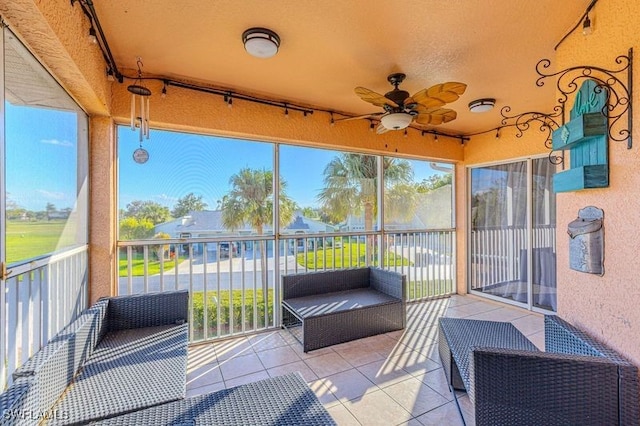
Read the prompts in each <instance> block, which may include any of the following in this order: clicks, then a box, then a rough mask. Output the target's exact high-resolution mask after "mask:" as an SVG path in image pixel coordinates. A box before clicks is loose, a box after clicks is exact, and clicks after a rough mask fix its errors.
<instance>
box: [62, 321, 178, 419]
mask: <svg viewBox="0 0 640 426" xmlns="http://www.w3.org/2000/svg"><path fill="white" fill-rule="evenodd" d="M187 345H188V326H187V324H182V325H173V326H159V327H147V328H140V329H130V330H121V331H115V332H110V333H108V334H107V335H106V336H105V337H104V339H103V340H102V341H101V342H100V344H99V345H98V346H97V347H96V349H95V351H94V352H93V355H92V356H91V358H90V359H89V360H88V361H87V362H86V364H85V365H84V366H83V367H82V369H81V370H80V372H79V373H78V375H77V376H76V378H75V379H74V380H73V382H72V383H71V385H70V386H69V388H68V390H67V392H66V393H65V394H64V395H63V399H62V400H61V401H60V402H59V403H58V404H57V405H56V406H55V407H54V409H56V410H59V411H60V412H64V413H69V416H68V418H65V419H55V420H54V421H53V422H51V424H73V423H75V422H81V421H89V420H93V419H100V418H106V417H110V416H114V415H117V414H118V413H127V412H130V411H134V410H139V409H141V408H145V407H150V406H153V405H157V404H161V403H164V402H168V401H174V400H177V399H180V398H184V397H185V393H186V368H187Z"/></svg>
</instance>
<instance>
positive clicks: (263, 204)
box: [220, 168, 296, 325]
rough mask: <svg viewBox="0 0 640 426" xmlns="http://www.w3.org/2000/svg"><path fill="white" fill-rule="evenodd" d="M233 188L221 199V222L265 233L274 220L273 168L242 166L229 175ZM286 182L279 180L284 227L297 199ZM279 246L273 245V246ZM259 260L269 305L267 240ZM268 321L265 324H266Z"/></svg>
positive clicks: (263, 242)
mask: <svg viewBox="0 0 640 426" xmlns="http://www.w3.org/2000/svg"><path fill="white" fill-rule="evenodd" d="M229 183H230V185H231V191H229V193H228V194H226V195H225V196H224V197H223V198H222V200H221V202H220V208H221V210H222V222H223V224H224V226H225V227H226V228H228V229H231V230H236V229H238V228H240V227H241V226H243V225H244V224H250V225H251V227H252V228H253V229H255V231H256V233H257V234H258V235H262V234H263V233H264V227H265V225H272V224H273V201H274V200H273V199H274V197H273V172H272V171H271V170H265V169H263V170H257V169H250V168H243V169H241V170H240V171H239V172H238V173H236V174H234V175H232V176H231V178H230V179H229ZM285 189H286V182H285V181H284V180H282V179H281V180H280V204H279V213H280V226H281V227H284V226H286V225H288V224H289V223H291V221H292V220H293V213H294V212H295V207H296V206H295V203H294V202H293V201H292V200H291V199H290V198H288V197H287V195H286V193H285ZM275 249H277V248H274V250H275ZM260 261H261V267H262V268H261V269H262V272H261V277H262V290H263V292H262V294H263V297H264V302H265V307H266V306H267V297H268V286H267V279H268V274H267V272H268V271H267V268H268V267H267V250H266V241H264V240H261V241H260ZM265 325H266V324H265Z"/></svg>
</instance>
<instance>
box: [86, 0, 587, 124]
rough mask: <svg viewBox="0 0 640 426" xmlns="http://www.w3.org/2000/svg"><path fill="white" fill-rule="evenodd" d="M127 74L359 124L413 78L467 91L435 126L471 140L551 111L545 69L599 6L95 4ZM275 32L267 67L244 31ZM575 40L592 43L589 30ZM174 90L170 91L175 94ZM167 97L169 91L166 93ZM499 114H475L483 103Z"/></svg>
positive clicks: (103, 0) (427, 0)
mask: <svg viewBox="0 0 640 426" xmlns="http://www.w3.org/2000/svg"><path fill="white" fill-rule="evenodd" d="M93 3H94V6H95V10H96V13H97V16H98V18H99V21H100V23H101V25H102V27H103V30H104V34H105V36H106V40H107V42H108V44H109V47H110V48H111V50H112V53H113V56H114V58H115V61H116V63H117V65H118V68H119V69H120V70H121V71H124V73H125V74H126V75H135V73H132V72H131V69H133V68H135V62H136V57H138V56H140V57H142V60H143V63H144V68H143V72H144V73H145V75H157V76H163V77H167V78H172V79H178V80H186V81H190V82H196V83H200V84H210V85H213V86H215V87H220V88H228V89H232V90H236V91H240V92H244V93H252V94H257V95H260V96H264V97H267V98H271V99H274V100H278V101H290V102H296V103H300V104H305V105H310V106H315V107H319V108H322V109H331V110H336V111H342V112H346V113H349V114H354V115H360V114H366V113H371V112H378V111H380V109H379V108H378V107H375V106H373V105H370V104H367V103H365V102H364V101H362V100H361V99H360V98H358V97H357V96H356V95H355V94H354V88H355V87H356V86H364V87H366V88H369V89H371V90H374V91H376V92H379V93H382V94H384V93H385V92H387V91H388V90H390V89H391V86H390V85H389V83H388V82H387V80H386V78H387V75H388V74H390V73H392V72H403V73H405V74H406V75H407V78H406V80H405V82H404V83H403V84H402V86H401V88H402V89H404V90H407V91H408V92H410V93H412V94H413V93H415V92H417V91H418V90H420V89H423V88H427V87H430V86H432V85H434V84H437V83H442V82H446V81H460V82H464V83H466V84H467V85H468V87H467V90H466V92H465V93H464V95H463V96H462V97H461V98H460V99H459V100H458V101H456V102H454V103H452V104H449V107H450V108H452V109H454V110H456V111H457V112H458V118H457V119H456V120H454V121H452V122H450V123H447V124H444V125H441V126H438V129H440V130H442V131H447V132H455V133H473V132H477V131H481V130H484V129H486V128H489V127H493V126H497V125H499V123H500V118H501V117H500V112H499V111H500V108H501V107H503V106H506V105H508V106H510V107H511V108H512V112H525V111H534V110H535V111H551V109H552V107H553V102H554V99H555V96H554V95H555V94H554V87H553V84H546V85H545V86H544V87H542V88H540V87H538V86H537V85H536V79H537V77H538V75H537V74H536V72H535V65H536V63H537V62H538V61H539V60H540V59H542V58H548V59H551V60H552V64H553V62H554V61H553V59H554V46H555V45H556V44H557V43H558V42H559V41H560V40H561V39H562V37H563V36H564V35H565V34H566V33H567V32H568V31H569V30H570V29H571V28H572V27H573V26H574V25H576V24H577V23H579V21H580V18H581V16H582V14H583V13H584V11H585V10H586V8H587V6H588V5H589V3H590V0H570V1H558V0H517V1H513V0H448V1H443V0H416V1H413V2H400V1H392V0H386V1H382V0H366V1H365V0H362V1H360V0H357V1H356V0H323V1H317V0H288V1H285V0H274V1H268V2H267V1H263V0H242V1H238V0H216V1H202V0H200V1H193V0H184V1H175V0H139V1H129V0H94V2H93ZM251 27H266V28H269V29H271V30H273V31H275V32H276V33H277V34H278V35H279V36H280V38H281V40H282V41H281V46H280V50H279V52H278V54H277V55H276V56H274V57H272V58H269V59H258V58H254V57H252V56H250V55H248V54H247V53H246V52H245V50H244V48H243V45H242V40H241V36H242V33H243V32H244V31H245V30H246V29H248V28H251ZM571 37H583V35H582V34H581V31H580V29H578V30H577V31H575V32H574V33H573V34H572V35H571ZM169 90H171V89H169ZM168 95H169V96H170V92H169V94H168ZM485 97H490V98H496V100H497V105H496V108H495V109H494V110H493V111H491V112H489V113H483V114H473V113H470V112H468V108H467V104H468V103H469V102H470V101H472V100H474V99H478V98H485Z"/></svg>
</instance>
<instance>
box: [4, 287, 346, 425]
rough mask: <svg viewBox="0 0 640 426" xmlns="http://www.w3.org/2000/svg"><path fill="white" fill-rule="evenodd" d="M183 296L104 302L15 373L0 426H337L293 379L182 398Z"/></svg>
mask: <svg viewBox="0 0 640 426" xmlns="http://www.w3.org/2000/svg"><path fill="white" fill-rule="evenodd" d="M187 318H188V292H187V291H186V290H185V291H176V292H166V293H155V294H146V295H135V296H123V297H114V298H110V299H105V300H101V301H100V302H98V303H96V304H95V305H94V306H92V307H91V308H89V309H87V310H86V311H84V312H83V313H82V314H81V315H80V316H79V317H78V318H77V319H76V320H75V321H73V322H72V323H71V324H70V325H69V326H67V327H66V328H65V329H64V330H62V331H61V332H60V333H59V334H58V335H56V336H55V337H54V338H53V339H51V340H50V341H49V343H48V344H47V345H46V346H45V347H44V348H42V349H41V350H40V351H39V352H38V353H37V354H36V355H34V357H32V358H31V359H30V360H29V361H27V362H26V363H25V364H24V365H23V366H22V367H20V368H19V369H18V370H16V371H15V373H14V374H13V378H14V381H13V383H12V385H11V386H10V387H9V389H7V390H6V391H5V392H4V393H2V394H0V413H1V415H0V425H21V426H22V425H25V426H27V425H35V424H48V425H68V424H93V423H99V424H105V425H123V426H124V425H127V426H129V425H154V426H161V425H172V426H178V425H179V426H192V425H207V426H209V425H224V426H228V425H238V426H240V425H242V426H244V425H264V426H272V425H297V424H305V425H335V421H334V420H333V419H332V418H331V416H330V415H329V413H328V412H327V411H326V409H325V408H324V407H323V405H322V404H321V403H320V401H319V400H318V398H317V397H316V395H315V394H314V393H313V391H312V390H311V389H310V388H309V386H308V385H307V384H306V383H305V382H304V380H303V379H302V377H301V376H300V375H299V374H298V373H292V374H289V375H286V376H280V377H276V378H272V379H267V380H262V381H259V382H255V383H250V384H246V385H242V386H238V387H235V388H230V389H224V390H221V391H219V392H214V393H210V394H206V395H200V396H196V397H192V398H185V394H186V370H187V345H188V328H187V323H186V319H187Z"/></svg>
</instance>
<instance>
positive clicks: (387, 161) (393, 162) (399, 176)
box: [317, 153, 413, 260]
mask: <svg viewBox="0 0 640 426" xmlns="http://www.w3.org/2000/svg"><path fill="white" fill-rule="evenodd" d="M382 170H383V175H384V181H385V184H386V185H389V186H392V185H394V184H401V183H406V184H408V183H409V182H411V180H412V178H413V169H412V167H411V163H410V162H409V161H407V160H402V159H398V158H390V157H383V158H382ZM377 196H378V157H376V156H373V155H365V154H354V153H342V154H340V155H339V156H337V157H335V158H334V159H333V160H331V161H330V162H329V163H328V164H327V166H326V167H325V169H324V188H323V189H322V190H321V191H320V193H319V194H318V197H317V198H318V201H319V202H320V204H321V206H322V211H323V212H324V213H325V214H326V215H327V216H329V217H330V218H331V219H332V220H333V221H335V222H341V221H344V220H346V219H347V217H348V216H349V215H353V216H359V215H364V227H365V231H372V230H373V220H374V217H375V214H376V212H377ZM368 243H369V244H370V245H371V248H373V241H369V242H368ZM368 252H369V253H370V256H372V255H373V250H368ZM369 260H371V259H369Z"/></svg>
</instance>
